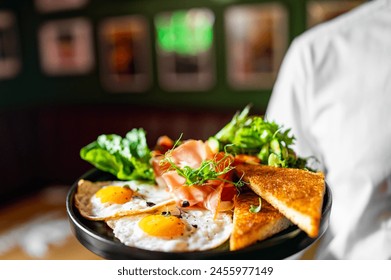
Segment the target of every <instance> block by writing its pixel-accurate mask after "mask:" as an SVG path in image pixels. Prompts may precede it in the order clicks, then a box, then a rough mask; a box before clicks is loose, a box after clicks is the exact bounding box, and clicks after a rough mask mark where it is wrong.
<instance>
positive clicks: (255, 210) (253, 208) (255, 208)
mask: <svg viewBox="0 0 391 280" xmlns="http://www.w3.org/2000/svg"><path fill="white" fill-rule="evenodd" d="M261 209H262V199H261V198H259V205H250V209H249V211H250V212H251V213H258V212H259V211H261Z"/></svg>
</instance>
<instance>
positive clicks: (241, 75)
mask: <svg viewBox="0 0 391 280" xmlns="http://www.w3.org/2000/svg"><path fill="white" fill-rule="evenodd" d="M224 19H225V33H226V46H227V79H228V83H229V84H230V85H231V87H233V88H235V89H250V90H251V89H269V88H271V87H272V86H273V84H274V81H275V79H276V76H277V72H278V69H279V66H280V64H281V62H282V59H283V56H284V54H285V51H286V49H287V44H288V14H287V11H286V10H285V8H284V7H283V6H282V5H280V4H278V3H270V4H269V3H267V4H246V5H235V6H231V7H230V8H228V9H227V10H226V11H225V14H224Z"/></svg>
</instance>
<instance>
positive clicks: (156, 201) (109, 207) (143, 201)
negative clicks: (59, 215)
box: [90, 181, 173, 219]
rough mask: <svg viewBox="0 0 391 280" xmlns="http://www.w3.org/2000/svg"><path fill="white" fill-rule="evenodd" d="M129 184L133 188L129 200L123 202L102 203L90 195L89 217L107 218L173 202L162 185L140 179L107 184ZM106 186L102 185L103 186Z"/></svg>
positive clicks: (136, 212) (148, 209)
mask: <svg viewBox="0 0 391 280" xmlns="http://www.w3.org/2000/svg"><path fill="white" fill-rule="evenodd" d="M125 185H127V186H129V188H131V189H132V190H133V196H132V198H131V200H130V201H128V202H126V203H124V204H116V203H111V202H105V203H102V202H101V200H100V198H98V197H96V196H95V195H93V196H91V199H90V202H91V211H90V215H91V217H95V218H96V219H108V218H112V217H118V216H123V215H131V214H138V213H140V212H144V211H152V210H153V209H155V208H156V207H160V206H162V205H164V204H167V203H171V202H173V199H172V196H171V194H170V193H169V192H168V191H167V190H166V189H165V188H162V187H159V186H157V185H154V184H148V183H145V182H140V181H114V182H111V183H110V184H109V186H125ZM104 187H106V186H103V188H104Z"/></svg>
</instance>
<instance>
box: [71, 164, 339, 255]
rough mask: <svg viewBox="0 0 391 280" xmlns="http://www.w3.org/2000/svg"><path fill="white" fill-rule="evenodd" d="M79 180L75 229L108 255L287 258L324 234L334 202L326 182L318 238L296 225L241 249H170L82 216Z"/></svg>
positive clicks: (101, 177) (97, 176) (92, 174)
mask: <svg viewBox="0 0 391 280" xmlns="http://www.w3.org/2000/svg"><path fill="white" fill-rule="evenodd" d="M79 179H85V180H90V181H93V182H96V181H106V180H115V177H113V176H112V175H110V174H108V173H106V172H102V171H100V170H97V169H92V170H90V171H89V172H87V173H86V174H84V175H83V176H81V177H80V178H79ZM77 182H78V180H77V181H76V182H75V183H74V184H73V185H72V187H71V188H70V190H69V192H68V195H67V200H66V209H67V213H68V217H69V221H70V224H71V227H72V230H73V232H74V234H75V235H76V237H77V239H78V240H79V242H80V243H81V244H82V245H83V246H85V247H86V248H87V249H89V250H90V251H92V252H93V253H95V254H97V255H99V256H101V257H103V258H106V259H154V260H156V259H178V260H179V259H221V260H224V259H268V260H272V259H286V258H289V257H291V256H293V255H295V254H297V253H299V252H301V251H303V250H305V249H306V248H308V247H309V246H310V245H311V244H312V243H314V242H315V241H316V240H317V239H318V238H320V237H321V236H322V235H323V234H324V232H325V231H326V229H327V227H328V224H329V218H330V211H331V204H332V197H331V191H330V188H329V187H328V186H327V184H326V192H325V196H324V200H323V208H322V219H321V222H320V230H319V236H318V238H316V239H313V238H310V237H308V236H307V234H306V233H305V232H303V231H302V230H300V229H299V228H297V227H296V226H291V227H289V228H287V229H286V230H284V231H282V232H280V233H279V234H277V235H274V236H272V237H270V238H268V239H266V240H263V241H260V242H258V243H256V244H254V245H251V246H249V247H247V248H245V249H242V250H238V251H230V250H229V246H228V242H226V244H223V245H222V246H220V247H218V248H215V249H212V250H208V251H197V252H186V253H166V252H159V251H148V250H143V249H138V248H134V247H129V246H126V245H124V244H122V243H121V242H120V241H119V240H118V239H117V238H116V237H114V235H113V232H112V230H111V229H110V228H109V227H108V226H107V225H106V223H105V222H97V221H90V220H87V219H85V218H84V217H82V216H81V215H80V213H79V210H78V209H77V208H76V207H75V205H74V196H75V193H76V190H77Z"/></svg>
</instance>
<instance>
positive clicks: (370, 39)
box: [266, 0, 391, 259]
mask: <svg viewBox="0 0 391 280" xmlns="http://www.w3.org/2000/svg"><path fill="white" fill-rule="evenodd" d="M266 118H267V119H268V120H273V121H276V122H277V123H280V124H283V126H284V127H285V128H292V133H293V134H294V136H295V137H296V142H295V146H294V149H295V150H296V151H297V152H298V154H299V155H300V156H303V157H306V156H311V155H314V156H315V157H316V158H317V159H318V160H319V161H320V163H321V168H322V169H323V170H324V172H325V175H326V181H327V183H328V184H329V186H330V187H331V189H332V194H333V205H332V211H331V217H330V226H329V230H328V232H327V233H326V236H324V238H323V244H322V245H321V246H320V248H319V249H318V256H317V257H318V258H320V259H323V258H325V259H333V258H336V259H390V258H391V0H376V1H372V2H368V3H365V4H363V5H361V6H359V7H358V8H356V9H355V10H353V11H351V12H349V13H347V14H344V15H342V16H340V17H338V18H336V19H334V20H331V21H329V22H327V23H324V24H321V25H318V26H316V27H314V28H312V29H310V30H308V31H307V32H305V33H304V34H302V35H300V36H299V37H297V38H296V39H295V40H294V41H293V42H292V44H291V46H290V48H289V50H288V52H287V54H286V56H285V58H284V61H283V64H282V66H281V69H280V73H279V76H278V78H277V81H276V84H275V86H274V88H273V93H272V97H271V99H270V103H269V105H268V108H267V112H266Z"/></svg>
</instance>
